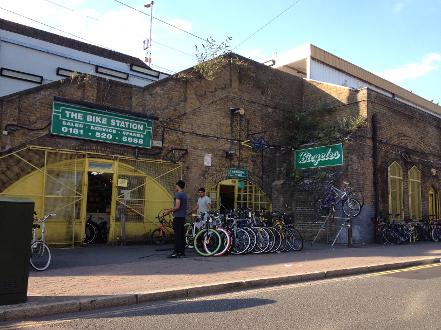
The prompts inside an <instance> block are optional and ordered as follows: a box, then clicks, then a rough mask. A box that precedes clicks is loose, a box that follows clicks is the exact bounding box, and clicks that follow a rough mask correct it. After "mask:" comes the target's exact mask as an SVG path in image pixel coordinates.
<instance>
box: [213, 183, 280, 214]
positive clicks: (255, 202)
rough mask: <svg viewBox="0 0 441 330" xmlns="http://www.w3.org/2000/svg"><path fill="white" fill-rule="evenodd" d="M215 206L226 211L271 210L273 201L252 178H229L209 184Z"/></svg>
mask: <svg viewBox="0 0 441 330" xmlns="http://www.w3.org/2000/svg"><path fill="white" fill-rule="evenodd" d="M207 191H208V196H209V197H210V198H211V205H212V207H213V208H215V209H217V210H219V211H221V212H224V211H226V210H232V209H235V208H239V209H240V208H248V209H253V210H271V201H270V199H269V198H268V196H267V195H266V194H265V192H264V191H263V190H262V189H261V188H260V187H259V186H258V185H256V184H255V183H253V182H252V181H250V180H243V179H227V180H223V181H221V182H218V183H217V184H214V185H211V186H210V185H209V186H207Z"/></svg>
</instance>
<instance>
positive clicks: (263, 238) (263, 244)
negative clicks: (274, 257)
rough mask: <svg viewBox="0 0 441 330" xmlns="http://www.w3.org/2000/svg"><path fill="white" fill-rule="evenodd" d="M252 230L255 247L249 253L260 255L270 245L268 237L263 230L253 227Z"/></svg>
mask: <svg viewBox="0 0 441 330" xmlns="http://www.w3.org/2000/svg"><path fill="white" fill-rule="evenodd" d="M253 230H254V231H255V234H256V246H255V247H254V249H253V250H252V251H251V252H252V253H262V252H263V251H265V250H266V249H267V248H268V245H269V244H270V237H269V234H268V232H267V231H266V230H265V228H262V227H254V228H253Z"/></svg>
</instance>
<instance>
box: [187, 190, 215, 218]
mask: <svg viewBox="0 0 441 330" xmlns="http://www.w3.org/2000/svg"><path fill="white" fill-rule="evenodd" d="M198 193H199V198H198V202H197V204H196V206H195V207H194V208H193V209H192V210H191V211H190V214H191V213H193V212H195V211H197V215H198V217H199V216H200V215H201V214H205V216H204V219H205V218H206V215H207V213H208V212H209V211H210V210H211V200H210V197H208V196H207V195H206V194H205V188H199V190H198Z"/></svg>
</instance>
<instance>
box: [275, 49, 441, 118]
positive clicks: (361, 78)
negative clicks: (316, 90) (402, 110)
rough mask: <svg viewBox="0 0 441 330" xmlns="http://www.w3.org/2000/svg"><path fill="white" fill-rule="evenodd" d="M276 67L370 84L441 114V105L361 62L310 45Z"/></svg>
mask: <svg viewBox="0 0 441 330" xmlns="http://www.w3.org/2000/svg"><path fill="white" fill-rule="evenodd" d="M274 62H275V63H274V67H275V68H277V69H279V70H282V71H284V72H287V73H290V74H293V75H296V76H299V77H302V78H305V79H309V80H316V81H320V82H325V83H329V84H335V85H339V86H345V87H348V88H355V89H359V88H364V87H368V88H370V89H372V90H375V91H377V92H380V93H383V94H385V95H388V96H390V97H392V98H394V99H397V100H399V101H401V102H403V103H406V104H409V105H411V106H414V107H416V108H419V109H420V110H423V111H426V112H430V113H431V114H434V115H436V116H438V117H439V116H440V115H441V107H440V106H439V105H437V104H435V103H433V102H430V101H429V100H426V99H424V98H422V97H421V96H418V95H416V94H414V93H412V92H410V91H408V90H406V89H404V88H402V87H400V86H398V85H396V84H394V83H392V82H390V81H388V80H386V79H383V78H381V77H379V76H377V75H375V74H373V73H371V72H369V71H367V70H365V69H363V68H361V67H359V66H357V65H354V64H352V63H350V62H348V61H346V60H344V59H342V58H340V57H338V56H335V55H333V54H331V53H329V52H327V51H325V50H323V49H321V48H319V47H317V46H314V45H311V44H308V45H304V46H300V47H298V48H296V49H294V50H291V51H289V52H286V53H283V54H281V55H279V56H278V57H277V58H276V59H274Z"/></svg>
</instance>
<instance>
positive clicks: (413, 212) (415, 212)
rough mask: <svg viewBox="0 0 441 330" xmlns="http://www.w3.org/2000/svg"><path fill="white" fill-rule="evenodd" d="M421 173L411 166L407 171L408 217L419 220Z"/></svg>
mask: <svg viewBox="0 0 441 330" xmlns="http://www.w3.org/2000/svg"><path fill="white" fill-rule="evenodd" d="M421 209H422V205H421V172H420V170H419V169H418V168H417V167H416V166H413V167H412V168H411V169H410V171H409V217H410V218H411V219H421V213H422V211H421Z"/></svg>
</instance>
